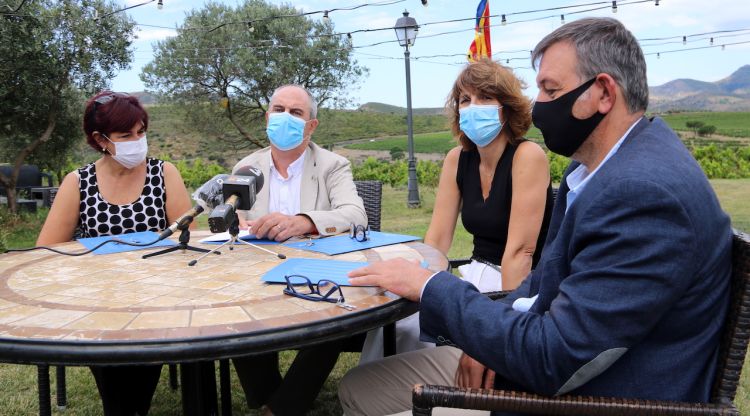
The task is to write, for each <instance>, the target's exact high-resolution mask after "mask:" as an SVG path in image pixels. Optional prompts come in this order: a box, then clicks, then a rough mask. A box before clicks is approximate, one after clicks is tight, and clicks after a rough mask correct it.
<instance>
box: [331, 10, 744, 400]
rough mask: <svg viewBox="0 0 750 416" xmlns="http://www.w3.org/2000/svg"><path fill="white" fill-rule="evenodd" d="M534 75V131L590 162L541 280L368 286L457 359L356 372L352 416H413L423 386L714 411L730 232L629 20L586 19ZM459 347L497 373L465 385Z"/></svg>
mask: <svg viewBox="0 0 750 416" xmlns="http://www.w3.org/2000/svg"><path fill="white" fill-rule="evenodd" d="M532 61H533V63H534V64H535V65H536V64H538V65H539V66H538V75H537V85H538V87H539V95H538V97H537V100H536V104H535V107H534V111H533V119H534V124H535V125H536V126H537V127H539V128H540V129H541V131H542V134H543V136H544V141H545V143H546V145H547V147H548V148H549V149H550V150H551V151H553V152H556V153H560V154H563V155H565V156H570V157H571V158H572V159H573V160H574V162H573V163H571V165H570V166H569V167H568V169H567V171H566V172H565V175H564V177H563V179H562V182H561V185H560V191H559V193H558V198H557V201H556V203H555V208H554V212H553V216H552V221H551V224H550V229H549V233H548V235H547V240H546V242H545V245H544V249H543V252H542V257H541V260H540V261H539V264H538V265H537V268H536V269H535V270H534V271H532V273H531V274H530V275H529V277H527V278H526V280H525V281H524V282H523V284H522V285H521V286H520V287H519V288H518V289H517V290H516V291H514V292H513V293H512V294H511V295H510V296H508V297H507V298H506V299H503V300H501V301H496V302H495V301H491V300H490V299H488V298H487V297H485V296H484V295H482V294H480V293H479V292H477V291H476V289H474V288H473V287H472V286H471V285H470V284H467V283H465V282H463V281H461V280H459V279H457V278H456V277H454V276H452V275H450V274H448V273H446V272H439V273H435V274H433V272H431V271H428V270H425V269H422V268H420V267H419V265H417V264H414V263H412V262H408V261H406V260H392V261H389V262H383V263H378V264H373V265H370V266H368V267H365V268H362V269H359V270H356V271H354V272H352V273H351V276H352V277H354V278H353V279H352V282H353V283H355V284H367V285H370V284H376V285H379V286H382V287H384V288H386V289H388V290H390V291H392V292H394V293H397V294H399V295H401V296H404V297H406V298H409V299H411V300H414V301H420V302H421V305H420V313H421V316H420V326H421V330H422V337H423V338H424V339H425V340H432V341H434V342H437V343H438V344H442V345H449V346H455V347H457V348H452V347H440V348H433V349H428V350H420V351H415V352H413V353H408V354H403V355H400V356H395V357H391V358H389V359H386V360H383V361H381V362H377V363H373V364H371V365H367V366H362V367H359V368H356V369H354V370H352V371H351V372H350V373H349V374H347V376H346V377H345V379H344V380H343V381H342V385H341V388H340V390H339V397H340V398H341V402H342V406H343V407H344V411H345V414H347V415H360V414H368V415H370V414H389V413H396V412H399V411H404V410H407V409H410V406H411V403H410V402H411V397H410V390H411V387H412V386H413V385H414V384H415V383H430V384H458V385H462V386H470V387H482V386H488V385H489V386H491V385H492V384H493V382H494V385H495V386H496V387H506V388H507V387H514V388H520V389H524V390H527V391H531V392H535V393H540V394H545V395H550V396H552V395H559V394H567V393H571V394H585V395H601V396H617V397H629V398H641V399H659V400H678V401H695V402H705V401H708V399H709V393H710V386H711V382H712V379H713V376H714V372H715V368H716V361H717V352H718V345H719V336H720V331H721V327H722V322H723V321H724V318H725V315H726V311H727V305H728V299H729V297H728V294H729V279H730V267H731V266H730V262H731V259H730V254H731V229H730V221H729V218H728V217H727V215H726V214H725V213H724V212H723V211H722V210H721V208H720V206H719V202H718V200H717V198H716V196H715V194H714V192H713V190H712V188H711V185H710V184H709V182H708V180H707V179H706V177H705V175H704V174H703V172H702V171H701V169H700V167H699V166H698V164H697V163H696V162H695V160H694V159H693V158H692V156H691V155H690V153H689V152H688V151H687V149H685V147H684V146H683V144H682V142H681V141H680V139H679V138H678V137H677V136H676V135H675V134H674V133H673V132H672V131H671V130H670V129H669V127H668V126H667V125H666V124H665V123H664V122H663V121H662V120H661V119H658V118H655V119H652V120H649V119H647V118H644V113H645V110H646V106H647V104H648V85H647V82H646V64H645V60H644V57H643V52H642V51H641V49H640V47H639V45H638V42H637V41H636V39H635V37H634V36H633V35H632V34H631V33H630V32H629V31H628V30H627V29H625V27H624V26H623V25H622V24H621V23H619V22H618V21H616V20H614V19H608V18H591V19H581V20H577V21H575V22H572V23H568V24H566V25H564V26H562V27H560V28H559V29H557V30H555V31H554V32H552V33H551V34H549V35H548V36H546V37H545V38H544V39H543V40H542V41H541V42H540V43H539V44H538V45H537V47H536V49H535V50H534V52H533V57H532ZM459 348H460V350H463V352H464V353H465V354H467V355H469V356H471V357H473V358H474V359H476V360H477V361H479V362H480V363H482V364H483V365H485V366H486V367H487V370H486V371H485V370H484V369H483V368H479V369H478V371H477V372H476V373H474V374H455V371H456V370H455V369H456V368H457V357H458V356H460V351H459V350H458V349H459ZM457 351H458V352H457ZM495 373H496V376H495ZM454 374H455V376H454ZM451 414H453V413H451Z"/></svg>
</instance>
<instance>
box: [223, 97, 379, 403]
mask: <svg viewBox="0 0 750 416" xmlns="http://www.w3.org/2000/svg"><path fill="white" fill-rule="evenodd" d="M316 115H317V105H316V104H315V100H314V99H313V96H312V95H311V94H310V92H309V91H307V90H306V89H305V88H303V87H301V86H298V85H285V86H282V87H279V88H277V89H276V91H275V92H274V94H273V96H272V97H271V101H270V103H269V106H268V112H267V113H266V121H267V125H266V133H267V134H268V140H269V141H270V142H271V146H270V147H267V148H265V149H262V150H259V151H257V152H255V153H253V154H251V155H250V156H247V157H246V158H244V159H242V160H241V161H239V163H237V165H235V167H234V169H233V172H236V171H237V170H238V169H239V168H241V167H243V166H248V165H249V166H253V167H256V168H258V169H260V170H261V171H262V172H263V176H264V178H265V184H266V185H265V186H264V187H263V188H262V189H261V190H260V192H259V193H258V195H257V196H256V201H255V205H253V207H252V209H250V210H249V211H242V212H240V213H239V217H240V227H241V228H247V227H250V231H251V232H252V233H253V234H255V235H256V236H258V237H266V238H269V239H273V240H276V241H283V240H286V239H288V238H290V237H294V236H300V235H306V234H320V235H330V234H337V233H341V232H343V231H347V230H348V229H349V227H350V225H351V224H356V225H363V226H367V215H366V214H365V209H364V206H363V204H362V199H361V198H360V197H359V196H358V195H357V189H356V187H355V186H354V181H353V179H352V171H351V166H350V163H349V161H348V160H347V159H345V158H343V157H341V156H339V155H336V154H335V153H332V152H329V151H327V150H325V149H322V148H321V147H319V146H318V145H316V144H315V143H312V142H311V141H310V137H311V136H312V134H313V132H314V131H315V128H316V127H317V126H318V120H317V118H316ZM279 293H281V290H279ZM342 345H343V341H334V342H331V343H326V344H322V345H316V346H314V347H309V348H305V349H301V350H300V351H299V352H298V354H297V357H296V358H295V360H294V363H293V364H292V366H291V367H290V368H289V371H287V373H286V376H285V377H284V378H283V379H282V377H281V374H280V373H279V365H278V353H270V354H263V355H256V356H249V357H241V358H236V359H234V360H233V362H234V367H235V369H236V370H237V375H238V376H239V379H240V383H241V384H242V389H243V390H244V391H245V397H246V398H247V402H248V405H250V406H251V407H261V406H262V407H263V410H262V411H261V414H262V415H272V414H277V415H301V414H304V413H306V412H307V411H308V410H309V409H310V407H311V406H312V403H313V402H314V401H315V398H316V397H317V395H318V393H319V392H320V389H321V387H322V386H323V383H325V380H326V378H327V377H328V374H329V373H330V372H331V369H333V366H334V365H335V364H336V360H337V359H338V356H339V351H340V350H341V349H342Z"/></svg>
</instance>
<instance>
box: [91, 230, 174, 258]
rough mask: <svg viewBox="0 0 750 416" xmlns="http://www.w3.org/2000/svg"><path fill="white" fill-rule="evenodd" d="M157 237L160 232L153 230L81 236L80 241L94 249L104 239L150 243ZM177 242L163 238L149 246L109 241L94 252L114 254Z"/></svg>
mask: <svg viewBox="0 0 750 416" xmlns="http://www.w3.org/2000/svg"><path fill="white" fill-rule="evenodd" d="M157 238H159V234H157V233H155V232H153V231H143V232H139V233H129V234H120V235H107V236H103V237H88V238H79V239H78V242H79V243H81V244H83V246H84V247H86V248H87V249H89V250H90V249H92V248H94V247H96V246H97V245H99V244H101V243H102V242H104V241H107V240H112V239H117V240H122V241H127V242H130V243H148V242H149V241H155V240H156V239H157ZM175 245H177V243H175V242H174V241H172V240H166V239H165V240H161V241H159V242H157V243H154V244H150V245H148V246H131V245H128V244H120V243H115V242H112V243H107V244H105V245H103V246H101V247H99V248H97V249H96V250H94V252H93V253H94V254H112V253H122V252H125V251H134V250H143V249H144V248H154V247H169V246H175Z"/></svg>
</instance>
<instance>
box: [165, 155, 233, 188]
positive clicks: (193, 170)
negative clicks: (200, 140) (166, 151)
mask: <svg viewBox="0 0 750 416" xmlns="http://www.w3.org/2000/svg"><path fill="white" fill-rule="evenodd" d="M159 159H162V160H164V161H167V162H172V163H174V165H175V167H176V168H177V170H179V171H180V175H181V176H182V181H183V182H185V186H186V187H188V188H190V189H195V188H197V187H199V186H201V185H203V184H204V183H206V182H207V181H208V180H209V179H211V178H213V177H214V176H215V175H218V174H220V173H225V172H226V169H225V168H224V167H223V166H221V165H219V164H218V163H212V162H205V161H203V159H194V160H193V161H192V162H190V163H188V162H187V161H185V160H178V161H173V160H171V158H170V157H169V156H160V157H159Z"/></svg>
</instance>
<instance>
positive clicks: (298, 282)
mask: <svg viewBox="0 0 750 416" xmlns="http://www.w3.org/2000/svg"><path fill="white" fill-rule="evenodd" d="M284 280H286V287H285V288H284V294H285V295H289V296H294V297H296V298H300V299H305V300H311V301H313V302H330V303H335V304H336V306H339V307H341V308H344V309H346V310H350V311H351V310H354V309H356V308H357V307H356V306H354V305H349V304H348V303H346V301H345V300H344V292H343V291H342V290H341V287H340V286H339V285H338V284H337V283H336V282H334V281H332V280H328V279H321V280H318V283H313V282H311V281H310V279H309V278H308V277H307V276H303V275H301V274H292V275H284ZM327 286H330V288H329V289H328V290H327V291H326V292H321V287H327ZM337 293H338V296H337V295H336V294H337Z"/></svg>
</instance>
